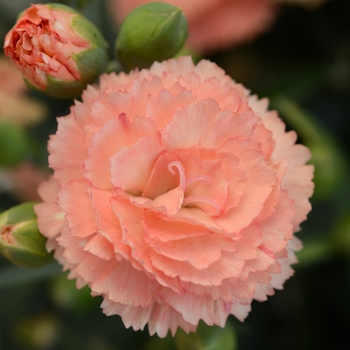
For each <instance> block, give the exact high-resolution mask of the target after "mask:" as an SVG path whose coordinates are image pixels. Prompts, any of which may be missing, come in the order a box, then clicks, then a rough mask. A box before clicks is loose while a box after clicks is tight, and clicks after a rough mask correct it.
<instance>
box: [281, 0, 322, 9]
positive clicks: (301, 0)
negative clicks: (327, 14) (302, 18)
mask: <svg viewBox="0 0 350 350" xmlns="http://www.w3.org/2000/svg"><path fill="white" fill-rule="evenodd" d="M277 1H278V2H280V3H282V4H287V5H300V6H305V7H308V8H317V7H319V6H321V5H323V4H324V3H325V2H326V0H277Z"/></svg>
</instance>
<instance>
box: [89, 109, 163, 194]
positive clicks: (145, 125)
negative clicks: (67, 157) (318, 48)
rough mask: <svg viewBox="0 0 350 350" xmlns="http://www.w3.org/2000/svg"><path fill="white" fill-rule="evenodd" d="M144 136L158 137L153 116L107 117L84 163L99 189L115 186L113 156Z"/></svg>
mask: <svg viewBox="0 0 350 350" xmlns="http://www.w3.org/2000/svg"><path fill="white" fill-rule="evenodd" d="M141 137H150V138H153V139H155V140H157V139H158V138H159V136H158V131H157V129H156V126H155V124H154V123H153V122H152V121H151V120H150V119H145V118H139V117H137V118H135V119H134V121H133V122H132V123H130V121H129V119H128V118H127V117H126V116H125V115H124V114H120V115H119V117H118V119H114V118H113V119H110V120H109V121H107V122H106V123H105V124H104V125H103V127H102V128H101V129H100V130H99V132H97V133H95V134H94V135H93V137H92V140H91V145H90V147H89V148H88V157H87V160H86V161H85V163H84V176H85V178H86V179H88V180H89V181H90V183H91V184H92V185H93V186H94V187H96V188H99V189H113V184H112V182H111V164H110V159H111V158H112V157H113V156H114V155H115V154H117V153H118V152H119V151H120V150H121V149H122V148H124V147H129V146H132V145H133V144H134V143H136V142H137V141H138V140H139V139H140V138H141Z"/></svg>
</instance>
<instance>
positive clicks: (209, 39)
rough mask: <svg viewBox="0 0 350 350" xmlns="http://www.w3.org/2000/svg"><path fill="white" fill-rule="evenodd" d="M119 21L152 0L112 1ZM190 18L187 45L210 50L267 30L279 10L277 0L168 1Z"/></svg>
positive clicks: (112, 9) (119, 22)
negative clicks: (277, 9)
mask: <svg viewBox="0 0 350 350" xmlns="http://www.w3.org/2000/svg"><path fill="white" fill-rule="evenodd" d="M110 1H111V4H110V5H111V11H112V13H113V14H114V16H115V18H116V21H117V23H118V24H121V22H122V20H123V19H124V18H125V17H126V15H127V14H128V13H129V12H130V11H131V10H133V9H134V8H135V7H137V6H140V5H142V4H145V3H149V2H152V0H110ZM164 2H166V3H169V4H172V5H175V6H178V7H180V8H181V9H182V11H183V12H184V13H185V15H186V17H187V19H188V25H189V38H188V41H187V44H188V46H189V47H191V48H192V49H194V50H196V51H198V52H208V51H213V50H216V49H222V48H226V47H229V46H233V45H237V44H240V43H242V42H244V41H247V40H251V39H253V38H254V37H256V36H257V35H258V34H260V33H261V32H263V31H264V30H266V29H267V28H268V27H269V26H270V25H271V23H272V21H273V19H274V17H275V13H276V11H275V10H276V2H275V0H215V1H213V0H191V1H188V0H166V1H164Z"/></svg>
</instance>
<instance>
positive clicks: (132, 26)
mask: <svg viewBox="0 0 350 350" xmlns="http://www.w3.org/2000/svg"><path fill="white" fill-rule="evenodd" d="M186 38H187V20H186V17H185V16H184V14H183V13H182V11H181V9H180V8H179V7H176V6H172V5H169V4H165V3H161V2H153V3H149V4H146V5H143V6H140V7H138V8H136V9H135V10H134V11H132V12H130V13H129V15H128V16H127V17H126V18H125V20H124V22H123V23H122V25H121V28H120V32H119V35H118V38H117V40H116V44H115V46H116V47H115V49H116V54H117V56H118V58H119V59H120V61H121V62H122V64H123V65H124V66H125V67H127V68H129V69H132V68H135V67H139V68H146V67H149V66H150V65H151V64H152V63H153V62H154V61H163V60H165V59H168V58H170V57H173V56H174V55H175V54H176V53H177V52H178V51H179V50H180V49H181V48H182V46H183V44H184V43H185V40H186Z"/></svg>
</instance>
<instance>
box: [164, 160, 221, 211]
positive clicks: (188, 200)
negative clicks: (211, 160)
mask: <svg viewBox="0 0 350 350" xmlns="http://www.w3.org/2000/svg"><path fill="white" fill-rule="evenodd" d="M175 169H177V171H178V173H179V188H180V189H181V191H182V192H183V193H184V200H183V202H182V206H183V207H194V206H197V204H198V203H199V202H201V203H204V204H207V205H209V206H210V207H211V210H210V211H209V212H208V214H210V215H214V216H215V215H219V214H220V205H219V204H218V203H217V202H216V201H215V200H213V199H212V198H210V197H207V196H202V195H191V191H190V190H189V189H188V186H189V185H191V184H193V183H195V182H197V181H202V182H203V183H204V184H205V185H208V186H209V185H211V184H212V183H213V181H212V179H211V178H210V177H209V176H207V175H203V174H198V175H194V176H191V177H189V178H186V174H185V169H184V167H183V165H182V164H181V162H179V161H173V162H170V163H169V164H168V170H169V172H170V173H171V174H172V175H175Z"/></svg>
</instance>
